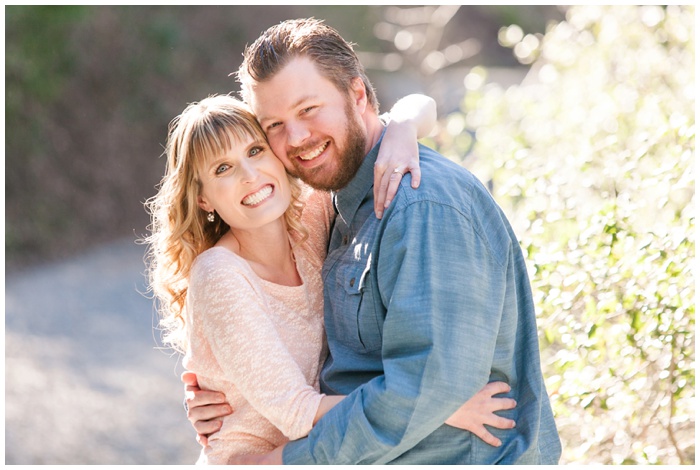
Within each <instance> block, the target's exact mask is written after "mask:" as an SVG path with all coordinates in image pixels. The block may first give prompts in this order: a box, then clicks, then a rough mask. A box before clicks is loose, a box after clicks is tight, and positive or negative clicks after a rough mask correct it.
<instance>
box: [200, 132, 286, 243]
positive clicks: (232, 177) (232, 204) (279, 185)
mask: <svg viewBox="0 0 700 470" xmlns="http://www.w3.org/2000/svg"><path fill="white" fill-rule="evenodd" d="M231 138H232V142H234V144H233V145H232V146H231V149H230V150H229V151H228V152H226V153H224V154H220V155H214V156H212V157H210V158H208V159H207V161H206V162H204V164H203V165H202V167H201V168H200V170H199V171H200V179H201V182H202V188H201V192H200V194H199V198H198V203H199V206H200V207H201V208H202V209H203V210H205V211H207V212H212V211H216V213H217V214H219V216H220V217H221V218H222V219H223V220H224V222H226V223H227V224H228V225H229V227H231V229H232V230H251V229H257V228H260V227H262V226H264V225H267V224H269V223H272V222H274V221H277V220H278V219H280V218H281V217H282V216H283V215H284V213H285V211H286V210H287V208H288V207H289V204H290V203H291V190H290V186H289V180H288V179H287V178H288V177H287V173H286V171H285V169H284V165H283V164H282V162H280V160H279V159H278V158H277V157H276V156H275V154H274V153H272V150H270V147H269V146H268V145H267V142H266V141H265V140H262V139H261V138H259V137H256V138H253V137H250V136H247V137H245V138H244V139H243V140H239V139H236V138H235V137H233V136H231Z"/></svg>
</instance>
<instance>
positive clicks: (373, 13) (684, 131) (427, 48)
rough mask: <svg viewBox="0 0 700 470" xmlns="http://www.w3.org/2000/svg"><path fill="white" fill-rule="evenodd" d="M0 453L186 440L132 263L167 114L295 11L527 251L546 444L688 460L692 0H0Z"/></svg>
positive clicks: (175, 457)
mask: <svg viewBox="0 0 700 470" xmlns="http://www.w3.org/2000/svg"><path fill="white" fill-rule="evenodd" d="M4 14H5V463H6V464H135V463H143V464H187V463H192V462H193V461H194V460H196V457H197V453H198V445H197V444H196V442H195V441H194V433H193V431H192V430H191V428H190V426H189V423H188V422H187V420H186V418H185V413H184V411H183V410H182V395H183V394H182V387H181V385H180V382H179V373H180V371H181V368H180V365H179V358H178V357H177V356H174V355H172V354H170V352H169V351H167V350H162V348H160V343H159V332H158V331H157V329H155V326H156V325H157V318H156V317H155V313H154V309H153V303H152V301H151V300H150V299H149V298H148V295H147V294H146V290H147V288H146V286H145V282H144V275H143V273H144V271H145V265H144V262H143V255H144V247H143V246H142V245H139V244H138V243H137V240H138V239H139V238H140V237H142V236H144V235H145V234H146V233H147V226H148V223H149V220H148V215H147V214H146V212H145V211H144V209H143V203H144V202H145V201H146V200H147V199H148V198H149V197H151V196H153V195H154V194H155V192H156V186H157V184H158V183H159V181H160V178H161V176H162V173H163V170H164V165H165V162H164V160H163V159H162V158H160V156H161V154H162V151H163V145H164V143H165V138H166V131H167V125H168V123H169V121H170V120H171V119H172V118H173V117H175V116H176V115H177V114H179V113H180V112H181V111H182V110H183V109H184V107H185V106H186V105H187V104H188V103H190V102H192V101H198V100H200V99H202V98H204V97H205V96H207V95H209V94H214V93H228V92H231V91H237V90H238V86H237V84H236V83H235V80H234V78H233V77H231V76H230V74H231V73H232V72H234V71H235V70H236V69H237V68H238V65H239V64H240V61H241V53H242V51H243V48H244V47H245V45H246V44H247V43H250V42H252V41H253V40H255V38H256V37H257V36H258V34H259V33H260V32H262V31H263V30H264V29H266V28H267V27H269V26H271V25H273V24H276V23H278V22H279V21H282V20H284V19H288V18H297V17H307V16H314V17H316V18H322V19H325V20H326V21H327V23H329V24H330V25H331V26H333V27H335V28H336V29H338V30H339V31H340V33H341V34H342V35H343V36H344V37H345V38H346V39H348V40H350V41H352V42H354V43H356V50H357V51H358V53H359V54H360V56H361V59H362V61H363V63H364V64H365V66H366V68H367V71H368V75H369V76H370V78H371V80H372V81H373V83H374V85H375V87H376V88H377V92H378V97H379V100H380V103H381V105H382V109H383V110H388V109H389V107H390V106H391V105H392V104H393V102H394V101H396V100H397V99H398V98H400V97H401V96H403V95H405V94H407V93H413V92H421V93H425V94H428V95H430V96H433V97H434V98H435V99H436V101H437V103H438V112H439V114H440V122H439V124H438V126H436V129H435V131H434V133H433V135H432V136H431V137H430V138H428V139H426V140H425V143H426V144H427V145H430V146H432V147H434V148H436V149H438V150H439V151H441V152H442V153H443V154H444V155H446V156H447V157H448V158H452V159H454V160H455V161H458V162H459V163H461V164H463V165H464V166H466V167H467V168H469V169H470V170H471V171H473V172H474V173H475V174H477V176H479V177H480V178H481V179H482V181H484V183H486V184H487V185H488V187H489V188H490V190H491V191H492V193H493V194H494V197H495V198H496V199H497V200H498V202H499V203H500V204H501V205H502V206H503V207H504V209H505V210H506V212H507V213H508V215H509V217H510V218H511V220H512V222H513V224H514V226H515V228H516V232H517V233H518V235H519V237H520V238H521V241H522V248H523V250H524V253H525V254H526V257H527V261H528V266H529V267H530V269H531V276H532V283H533V290H534V293H535V297H536V299H535V300H536V303H537V307H538V315H539V320H538V321H539V328H540V337H541V348H542V358H543V370H544V373H545V379H546V381H547V387H548V391H549V392H550V395H551V399H552V404H553V407H554V410H555V414H556V419H557V424H558V427H559V430H560V433H561V436H562V443H563V446H564V454H563V457H562V462H561V463H583V464H587V463H602V464H621V463H634V464H691V463H694V461H695V444H694V442H695V433H694V429H695V406H694V403H695V401H694V398H695V347H694V346H695V336H694V334H695V301H694V298H695V297H694V296H695V283H694V273H693V271H692V265H693V263H694V257H695V206H694V201H695V178H694V173H693V169H694V161H695V88H694V84H695V75H694V73H695V72H694V70H695V49H694V45H695V22H694V17H695V10H694V7H692V6H685V7H683V6H669V7H656V6H640V7H634V6H616V7H571V8H568V7H558V6H544V5H543V6H459V5H453V6H410V7H408V6H406V7H395V6H230V7H229V6H206V7H193V6H187V7H185V6H181V7H175V6H167V7H166V6H104V7H101V6H6V7H5V12H4Z"/></svg>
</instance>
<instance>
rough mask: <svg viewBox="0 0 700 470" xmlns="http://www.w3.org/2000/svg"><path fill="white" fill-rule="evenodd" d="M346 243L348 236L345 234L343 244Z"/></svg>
mask: <svg viewBox="0 0 700 470" xmlns="http://www.w3.org/2000/svg"><path fill="white" fill-rule="evenodd" d="M347 244H348V236H347V235H345V236H344V237H343V245H347Z"/></svg>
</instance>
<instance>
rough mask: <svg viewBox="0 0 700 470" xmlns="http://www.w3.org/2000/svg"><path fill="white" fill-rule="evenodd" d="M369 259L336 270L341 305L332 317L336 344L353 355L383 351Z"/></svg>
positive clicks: (339, 304) (370, 259) (369, 257)
mask: <svg viewBox="0 0 700 470" xmlns="http://www.w3.org/2000/svg"><path fill="white" fill-rule="evenodd" d="M371 261H372V256H371V255H369V256H368V257H367V258H366V260H361V261H354V262H351V264H347V265H345V266H341V267H339V269H338V270H337V271H336V283H337V284H338V285H339V286H342V290H340V292H344V293H345V295H344V296H343V301H342V302H339V303H338V304H337V307H338V310H337V311H336V314H335V316H334V318H335V320H336V322H337V324H336V328H337V332H338V338H337V339H338V340H339V341H341V342H342V343H344V344H346V345H347V346H349V347H351V348H352V349H353V350H356V351H360V352H362V351H364V352H370V351H377V350H378V349H381V347H382V328H381V322H380V320H379V317H378V316H377V313H376V308H375V302H374V293H373V289H372V286H371V285H369V282H370V265H371Z"/></svg>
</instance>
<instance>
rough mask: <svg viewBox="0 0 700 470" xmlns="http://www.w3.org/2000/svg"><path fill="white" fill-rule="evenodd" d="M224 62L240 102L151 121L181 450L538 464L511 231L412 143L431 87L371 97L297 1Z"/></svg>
mask: <svg viewBox="0 0 700 470" xmlns="http://www.w3.org/2000/svg"><path fill="white" fill-rule="evenodd" d="M238 79H239V81H240V84H241V93H242V96H243V99H244V102H242V101H238V100H236V99H235V98H233V97H230V96H214V97H209V98H206V99H204V100H202V101H200V102H198V103H193V104H191V105H190V106H188V107H187V108H186V109H185V111H183V113H182V114H180V115H179V116H178V117H177V118H176V119H174V120H173V122H172V123H171V126H170V129H169V135H168V143H167V146H166V154H167V168H166V174H165V176H164V178H163V181H162V183H161V186H160V188H159V192H158V194H157V195H156V196H155V197H154V198H153V199H152V200H151V201H149V209H150V211H151V213H152V217H153V224H152V234H151V236H150V237H149V243H150V281H151V286H152V288H153V290H154V292H155V294H156V295H157V297H158V299H159V301H160V308H161V314H162V322H161V324H162V326H163V327H164V328H165V330H166V333H167V336H166V340H167V341H168V342H169V344H171V345H172V346H173V347H175V348H177V349H179V350H180V351H182V352H183V354H184V365H185V368H186V369H187V370H188V371H189V372H188V373H186V374H184V375H183V381H184V382H185V383H186V385H187V387H186V389H187V396H188V398H187V404H188V406H189V412H188V413H189V417H190V420H191V421H192V422H193V424H194V426H195V429H196V430H197V432H198V434H199V437H198V438H199V440H200V443H202V444H203V450H202V454H201V456H200V460H199V462H200V463H224V464H225V463H241V464H251V463H263V464H282V463H284V464H384V463H392V464H495V463H504V464H556V463H557V462H558V459H559V456H560V454H561V446H560V442H559V437H558V435H557V431H556V427H555V423H554V418H553V415H552V411H551V407H550V404H549V398H548V396H547V392H546V389H545V386H544V382H543V378H542V372H541V368H540V360H539V349H538V337H537V329H536V325H535V311H534V305H533V301H532V296H531V289H530V284H529V280H528V276H527V270H526V266H525V262H524V259H523V256H522V253H521V250H520V246H519V244H518V241H517V239H516V237H515V235H514V233H513V231H512V229H511V227H510V225H509V223H508V221H507V219H506V217H505V215H504V214H503V212H502V211H501V210H500V208H499V207H498V206H497V205H496V203H495V202H494V201H493V199H492V198H491V196H490V194H489V193H488V191H487V190H486V189H485V188H484V187H483V185H482V184H481V183H480V182H479V181H478V180H477V179H476V178H475V177H474V176H473V175H472V174H471V173H469V172H468V171H467V170H465V169H464V168H461V167H460V166H458V165H456V164H454V163H452V162H450V161H449V160H448V159H446V158H444V157H442V156H440V155H439V154H437V153H436V152H434V151H432V150H431V149H429V148H427V147H424V146H421V145H418V144H417V141H416V140H417V138H418V137H421V136H423V135H425V134H426V132H427V130H429V129H430V128H431V127H432V125H433V123H434V120H435V111H434V103H433V102H432V100H428V99H425V97H420V96H418V97H416V96H412V97H407V98H405V99H403V100H401V101H400V102H399V103H397V105H396V106H394V108H392V111H391V113H390V116H388V117H387V116H382V115H380V114H379V106H378V103H377V99H376V97H375V93H374V90H373V88H372V85H371V83H370V82H369V80H368V79H367V77H366V75H365V72H364V70H363V68H362V65H361V64H360V62H359V60H358V58H357V56H356V54H355V53H354V51H353V49H352V46H351V45H350V44H349V43H347V42H346V41H345V40H343V38H342V37H340V35H339V34H338V33H337V32H336V31H335V30H333V29H332V28H330V27H328V26H327V25H325V24H324V23H323V22H321V21H317V20H314V19H305V20H291V21H285V22H283V23H281V24H279V25H276V26H273V27H271V28H269V29H268V30H267V31H265V32H264V33H263V34H262V35H261V37H260V38H258V40H257V41H255V43H253V44H252V45H250V46H248V47H247V48H246V51H245V53H244V61H243V64H242V65H241V67H240V69H239V71H238ZM426 129H427V130H426ZM407 171H408V172H411V174H412V177H411V178H402V177H403V175H404V173H406V172H407ZM409 180H410V181H409ZM487 426H488V428H487Z"/></svg>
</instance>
